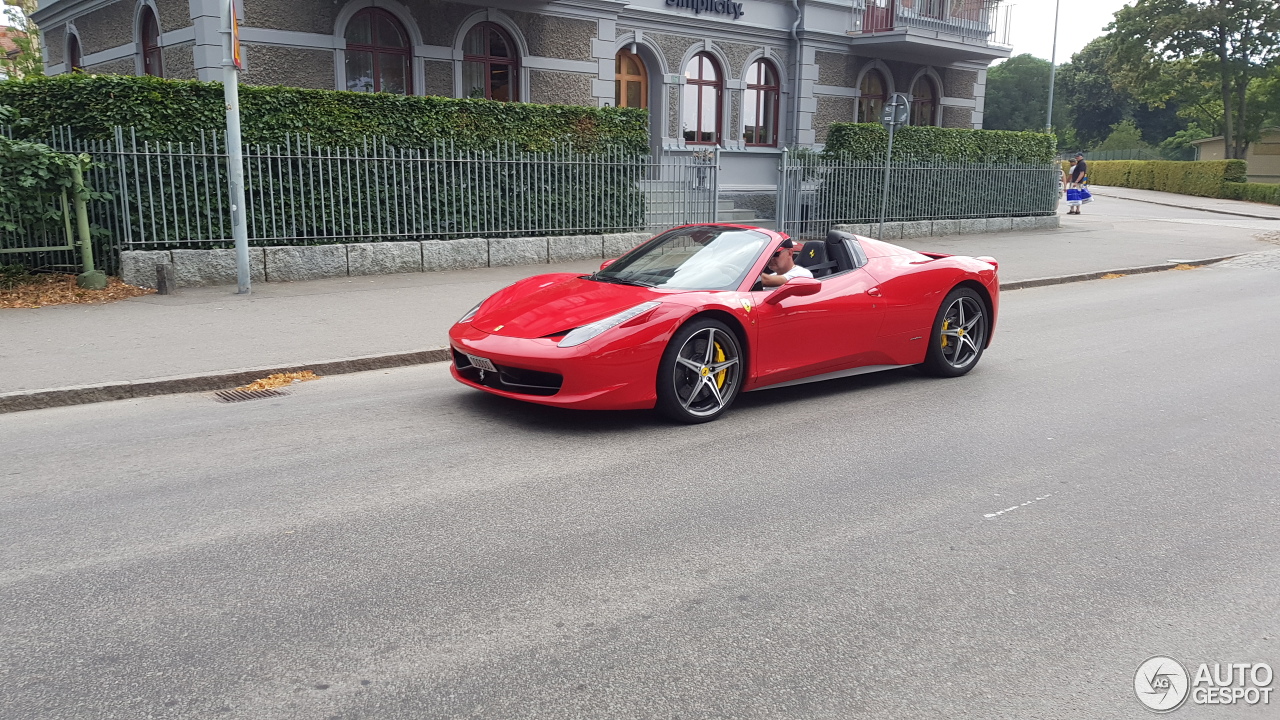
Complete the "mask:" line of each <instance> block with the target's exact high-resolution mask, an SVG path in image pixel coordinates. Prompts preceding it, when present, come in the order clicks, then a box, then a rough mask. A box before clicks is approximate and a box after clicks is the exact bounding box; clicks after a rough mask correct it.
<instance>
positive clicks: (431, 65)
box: [422, 60, 453, 97]
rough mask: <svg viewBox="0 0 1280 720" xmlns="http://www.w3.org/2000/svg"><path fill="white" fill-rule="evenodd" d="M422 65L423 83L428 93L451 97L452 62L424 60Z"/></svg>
mask: <svg viewBox="0 0 1280 720" xmlns="http://www.w3.org/2000/svg"><path fill="white" fill-rule="evenodd" d="M422 67H423V70H422V73H423V84H424V86H425V88H426V92H427V94H428V95H439V96H440V97H453V63H451V62H447V61H444V62H442V61H437V60H425V61H423V63H422Z"/></svg>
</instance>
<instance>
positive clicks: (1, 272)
mask: <svg viewBox="0 0 1280 720" xmlns="http://www.w3.org/2000/svg"><path fill="white" fill-rule="evenodd" d="M30 280H31V273H29V272H27V269H26V268H25V267H23V266H21V265H0V290H12V289H14V288H16V287H18V286H19V285H25V284H26V283H27V282H29V281H30Z"/></svg>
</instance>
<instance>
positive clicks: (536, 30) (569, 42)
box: [509, 12, 596, 61]
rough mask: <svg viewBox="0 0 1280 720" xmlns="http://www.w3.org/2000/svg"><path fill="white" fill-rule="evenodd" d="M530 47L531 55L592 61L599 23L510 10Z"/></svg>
mask: <svg viewBox="0 0 1280 720" xmlns="http://www.w3.org/2000/svg"><path fill="white" fill-rule="evenodd" d="M509 14H510V15H511V18H512V19H513V20H514V21H515V23H516V26H517V27H519V28H520V32H521V34H523V35H524V40H525V42H526V43H527V44H528V46H529V54H530V55H535V56H538V57H549V58H559V59H561V60H586V61H590V60H592V59H593V58H592V56H591V41H592V40H594V39H595V37H596V24H595V23H594V22H591V21H589V20H575V19H572V18H562V17H555V16H554V15H534V14H532V13H523V12H512V13H509Z"/></svg>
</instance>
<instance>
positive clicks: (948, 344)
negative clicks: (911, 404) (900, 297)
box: [919, 287, 991, 377]
mask: <svg viewBox="0 0 1280 720" xmlns="http://www.w3.org/2000/svg"><path fill="white" fill-rule="evenodd" d="M975 312H976V316H975V314H974V313H975ZM990 330H991V318H990V317H989V315H988V313H987V304H986V303H984V302H983V301H982V297H981V296H980V295H978V293H976V292H974V291H973V290H972V289H970V288H967V287H958V288H956V289H954V290H952V291H951V292H950V293H948V294H947V297H946V299H944V300H943V301H942V305H941V306H939V307H938V314H937V315H936V316H934V318H933V328H932V329H931V330H930V331H929V351H928V352H927V353H926V354H925V357H924V362H923V363H921V364H920V366H919V367H920V370H921V371H922V372H924V373H925V374H926V375H933V376H934V377H960V376H961V375H964V374H965V373H967V372H969V371H970V370H972V369H973V367H974V366H975V365H977V364H978V360H980V359H981V358H982V351H983V349H984V348H985V346H986V344H987V333H988V332H990Z"/></svg>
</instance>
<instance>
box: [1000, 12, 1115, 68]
mask: <svg viewBox="0 0 1280 720" xmlns="http://www.w3.org/2000/svg"><path fill="white" fill-rule="evenodd" d="M1005 1H1006V4H1008V5H1012V6H1013V8H1012V12H1013V20H1012V25H1011V26H1010V32H1009V34H1010V38H1011V41H1012V43H1013V54H1014V55H1021V54H1023V53H1031V54H1032V55H1035V56H1036V57H1041V58H1044V59H1045V60H1048V59H1049V53H1050V50H1051V49H1052V47H1053V7H1054V0H1005ZM1061 1H1062V10H1061V14H1060V15H1059V18H1058V62H1059V63H1064V62H1067V61H1068V60H1070V59H1071V56H1072V55H1073V54H1075V53H1077V52H1079V51H1080V49H1081V48H1083V47H1084V46H1085V45H1086V44H1088V42H1089V41H1090V40H1092V39H1094V38H1096V37H1098V36H1099V35H1101V34H1103V28H1105V27H1106V26H1107V25H1108V24H1109V23H1110V22H1111V20H1112V16H1113V15H1114V14H1115V12H1116V11H1117V10H1119V9H1120V8H1122V7H1124V6H1125V5H1128V4H1131V3H1132V1H1133V0H1061Z"/></svg>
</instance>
